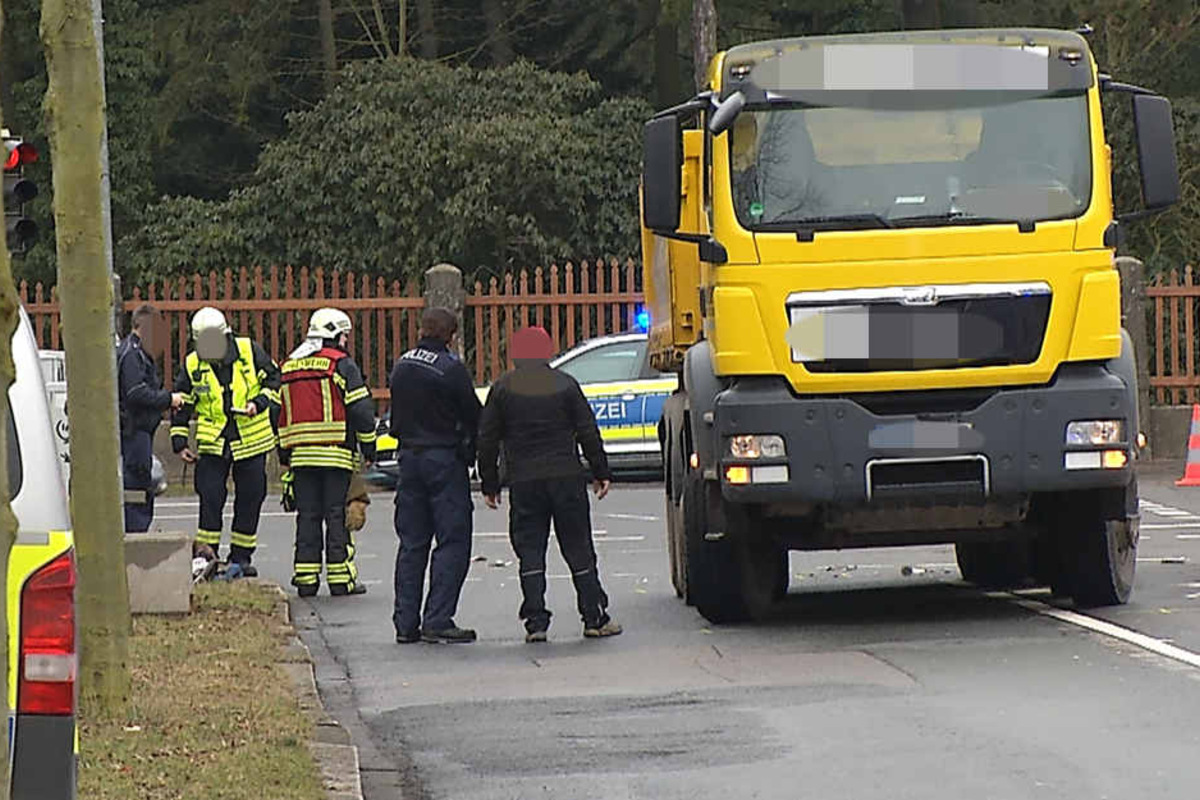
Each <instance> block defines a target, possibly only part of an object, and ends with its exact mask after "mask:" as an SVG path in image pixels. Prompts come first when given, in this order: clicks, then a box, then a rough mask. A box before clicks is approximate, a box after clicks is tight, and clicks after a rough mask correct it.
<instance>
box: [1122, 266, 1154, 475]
mask: <svg viewBox="0 0 1200 800" xmlns="http://www.w3.org/2000/svg"><path fill="white" fill-rule="evenodd" d="M1117 271H1118V272H1120V273H1121V324H1122V325H1124V327H1125V329H1126V330H1127V331H1129V337H1130V338H1131V339H1133V357H1134V359H1135V360H1136V361H1137V380H1138V407H1139V413H1138V416H1139V417H1140V419H1139V423H1140V425H1141V428H1142V431H1143V432H1145V433H1146V437H1147V441H1146V447H1145V448H1143V450H1142V454H1143V455H1144V456H1145V457H1146V458H1147V459H1151V458H1153V457H1154V437H1153V436H1152V435H1151V428H1152V425H1151V415H1150V333H1149V331H1148V330H1147V329H1146V267H1145V265H1144V264H1143V263H1142V262H1141V261H1139V260H1138V259H1136V258H1133V257H1132V256H1118V257H1117ZM1137 433H1138V432H1137V431H1134V434H1133V435H1134V436H1136V435H1137Z"/></svg>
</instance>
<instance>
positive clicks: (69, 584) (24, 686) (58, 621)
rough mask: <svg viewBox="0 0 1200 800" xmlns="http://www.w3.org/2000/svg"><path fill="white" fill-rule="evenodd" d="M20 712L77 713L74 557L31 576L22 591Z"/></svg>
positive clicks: (65, 555)
mask: <svg viewBox="0 0 1200 800" xmlns="http://www.w3.org/2000/svg"><path fill="white" fill-rule="evenodd" d="M20 647H21V649H20V655H21V658H20V663H19V664H18V669H19V670H20V674H19V680H18V684H17V712H18V713H20V714H44V715H51V714H55V715H68V714H74V713H75V673H76V658H75V551H74V550H73V549H72V550H68V551H67V552H65V553H63V554H62V555H61V556H59V557H58V558H56V559H54V560H53V561H51V562H50V563H49V564H46V565H45V566H44V567H42V568H41V569H39V570H38V571H37V572H35V573H34V574H33V575H32V576H30V578H29V580H27V581H26V582H25V586H24V588H23V589H22V590H21V645H20Z"/></svg>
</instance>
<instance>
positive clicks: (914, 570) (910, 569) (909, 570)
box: [900, 564, 928, 578]
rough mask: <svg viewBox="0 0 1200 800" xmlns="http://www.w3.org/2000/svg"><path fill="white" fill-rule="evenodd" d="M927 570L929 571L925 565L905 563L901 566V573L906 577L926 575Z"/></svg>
mask: <svg viewBox="0 0 1200 800" xmlns="http://www.w3.org/2000/svg"><path fill="white" fill-rule="evenodd" d="M926 572H928V570H927V569H925V568H924V567H914V566H911V565H909V564H905V565H904V566H903V567H901V568H900V574H901V575H903V576H904V577H906V578H908V577H911V576H913V575H924V574H925V573H926Z"/></svg>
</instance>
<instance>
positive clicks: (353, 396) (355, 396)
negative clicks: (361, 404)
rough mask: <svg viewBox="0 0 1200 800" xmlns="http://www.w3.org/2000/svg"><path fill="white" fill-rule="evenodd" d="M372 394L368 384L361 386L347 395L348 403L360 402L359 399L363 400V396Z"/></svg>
mask: <svg viewBox="0 0 1200 800" xmlns="http://www.w3.org/2000/svg"><path fill="white" fill-rule="evenodd" d="M370 396H371V390H370V389H368V388H367V387H366V386H360V387H358V388H357V389H355V390H354V391H352V392H350V393H349V394H347V395H346V405H350V404H351V403H355V402H358V401H359V400H362V399H363V398H366V397H370Z"/></svg>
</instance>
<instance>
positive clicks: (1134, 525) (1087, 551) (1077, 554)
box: [1063, 478, 1139, 608]
mask: <svg viewBox="0 0 1200 800" xmlns="http://www.w3.org/2000/svg"><path fill="white" fill-rule="evenodd" d="M1094 494H1100V495H1102V497H1101V498H1099V502H1098V501H1097V498H1095V497H1093V496H1092V495H1094ZM1131 495H1132V503H1133V504H1134V508H1136V504H1137V479H1136V478H1134V480H1133V482H1132V483H1131V484H1130V486H1129V487H1128V488H1126V489H1117V490H1113V489H1106V490H1103V491H1101V492H1098V493H1091V492H1089V493H1088V494H1087V496H1084V497H1079V498H1070V501H1071V502H1070V509H1069V514H1066V513H1065V514H1064V519H1065V520H1070V521H1071V527H1070V528H1068V529H1067V537H1066V539H1067V541H1066V543H1067V544H1068V546H1069V548H1070V551H1071V557H1070V558H1069V559H1068V560H1067V568H1068V570H1069V572H1070V578H1069V582H1070V591H1071V595H1072V596H1073V597H1074V599H1075V605H1076V606H1078V607H1080V608H1098V607H1102V606H1116V605H1124V604H1125V603H1126V602H1128V601H1129V596H1130V595H1131V594H1132V593H1133V582H1134V576H1135V574H1136V570H1137V545H1138V526H1139V520H1138V516H1137V513H1136V511H1135V512H1133V513H1128V510H1127V504H1128V502H1129V497H1130V496H1131ZM1063 511H1064V512H1067V511H1068V509H1067V508H1064V509H1063Z"/></svg>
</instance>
